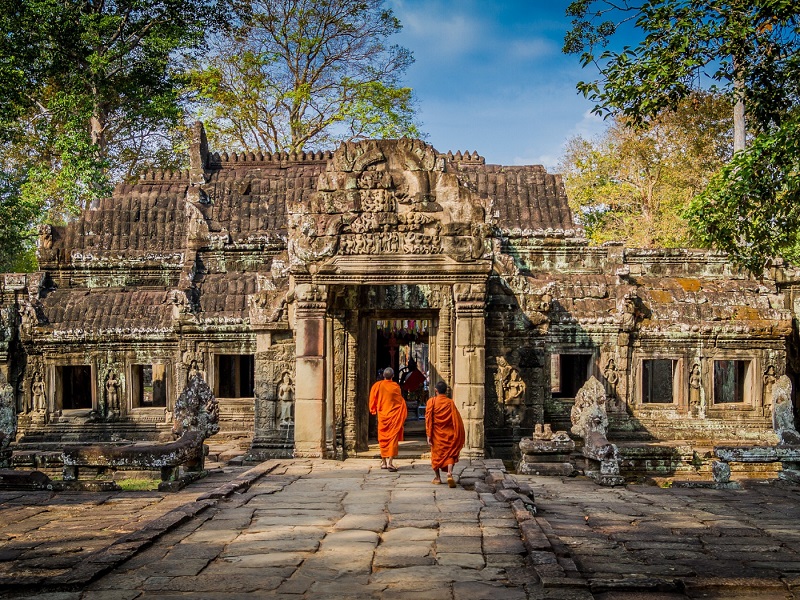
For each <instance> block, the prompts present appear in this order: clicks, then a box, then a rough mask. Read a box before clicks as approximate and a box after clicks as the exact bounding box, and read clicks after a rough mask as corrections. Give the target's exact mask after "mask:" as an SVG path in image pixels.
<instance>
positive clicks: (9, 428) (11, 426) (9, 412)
mask: <svg viewBox="0 0 800 600" xmlns="http://www.w3.org/2000/svg"><path fill="white" fill-rule="evenodd" d="M16 436H17V411H16V410H15V407H14V388H13V387H12V386H11V384H10V383H9V382H8V380H7V379H6V376H5V375H4V374H3V372H2V371H0V468H3V469H6V468H9V467H10V466H11V449H10V447H11V444H12V442H13V441H14V440H15V438H16Z"/></svg>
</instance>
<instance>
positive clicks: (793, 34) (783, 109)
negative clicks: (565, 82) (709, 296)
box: [564, 0, 800, 271]
mask: <svg viewBox="0 0 800 600" xmlns="http://www.w3.org/2000/svg"><path fill="white" fill-rule="evenodd" d="M567 12H568V14H569V15H570V16H572V17H573V27H572V29H571V31H570V32H569V33H568V34H567V36H566V38H565V45H564V50H565V52H570V53H579V54H580V55H581V62H582V64H583V65H584V66H588V65H589V64H594V65H596V67H597V69H598V70H599V74H600V77H599V78H598V79H596V80H594V81H588V82H581V83H579V84H578V89H579V90H580V91H582V92H583V93H584V94H585V95H586V96H587V97H588V98H589V99H591V100H592V101H594V102H595V104H596V105H595V112H597V113H599V114H621V115H623V116H624V117H625V118H627V119H629V120H630V122H631V123H632V124H634V125H642V124H646V123H647V122H648V121H649V120H650V119H652V118H654V117H655V116H657V115H659V114H661V112H662V111H664V110H665V109H675V108H676V107H678V106H679V105H680V103H681V102H682V101H684V100H685V99H686V98H689V97H690V96H691V95H692V94H693V93H694V91H695V90H697V89H698V88H699V87H705V88H707V89H709V90H710V91H711V92H713V93H717V94H722V95H724V96H726V97H728V98H729V99H730V100H731V102H733V101H734V100H743V102H744V106H745V109H746V114H747V122H748V127H749V131H750V134H751V137H752V138H753V141H752V147H751V148H750V149H748V150H746V151H744V155H742V156H739V155H738V154H737V156H736V158H735V159H734V161H733V162H732V163H731V165H730V166H729V167H727V168H726V169H724V170H723V171H722V172H721V173H720V174H719V176H717V177H716V178H714V179H713V181H712V183H711V186H710V187H709V189H708V190H707V191H706V193H704V194H702V195H701V196H699V198H698V200H697V201H696V202H695V203H693V205H692V209H691V211H689V212H688V213H687V216H688V218H689V220H690V222H691V223H692V226H693V228H694V230H695V232H696V234H697V235H698V236H699V238H700V239H701V240H703V241H705V242H707V243H711V244H715V245H717V246H719V247H721V248H724V249H726V250H728V251H729V252H731V253H732V256H733V258H734V259H736V260H737V261H739V262H740V263H741V264H743V265H746V266H748V267H749V268H751V269H754V270H756V271H759V270H760V267H759V265H763V264H764V262H765V261H766V260H767V257H768V256H769V254H768V253H769V252H773V251H777V250H779V251H780V252H781V253H783V254H784V255H785V256H786V257H787V258H791V257H793V256H794V255H793V254H792V252H793V251H792V250H791V249H792V248H793V247H794V242H793V241H792V233H791V232H789V231H782V230H781V229H780V228H781V227H785V226H789V225H790V224H791V223H793V222H794V221H793V217H792V216H791V215H792V213H793V210H794V209H793V207H791V206H784V205H783V203H785V202H787V201H789V200H791V199H793V198H795V197H796V196H797V194H798V192H800V187H798V183H800V182H798V179H797V177H796V170H792V169H796V163H793V161H792V160H791V156H790V154H789V152H790V146H791V144H792V142H791V141H790V140H789V139H788V137H787V136H788V135H789V133H790V132H791V131H793V130H794V127H795V126H794V123H796V119H797V111H798V109H799V108H800V9H799V8H798V5H797V3H796V2H795V1H794V0H711V1H708V2H696V1H694V0H643V1H642V2H638V3H636V2H627V1H624V0H623V1H622V2H620V3H617V2H610V1H607V0H576V1H574V2H572V3H571V4H570V6H569V8H568V11H567ZM631 25H635V27H636V28H637V29H638V30H639V31H640V32H641V33H642V34H643V38H642V39H641V41H640V42H639V43H638V44H637V45H635V46H633V47H631V46H626V47H624V48H623V49H622V50H619V51H614V50H610V49H608V47H609V44H610V43H611V42H612V40H613V39H614V37H615V35H617V34H618V33H619V31H620V29H621V28H622V29H625V28H628V27H630V26H631ZM771 161H774V162H771ZM767 181H768V182H769V183H766V182H767ZM703 203H706V204H705V205H704V204H703ZM731 218H733V219H735V220H734V221H731V222H730V223H725V220H726V219H731ZM741 219H744V221H742V220H741ZM745 222H746V223H747V225H744V223H745Z"/></svg>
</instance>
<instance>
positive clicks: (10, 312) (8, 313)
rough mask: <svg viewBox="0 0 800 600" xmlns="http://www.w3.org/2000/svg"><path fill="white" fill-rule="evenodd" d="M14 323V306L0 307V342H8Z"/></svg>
mask: <svg viewBox="0 0 800 600" xmlns="http://www.w3.org/2000/svg"><path fill="white" fill-rule="evenodd" d="M15 325H16V319H15V316H14V308H13V307H12V306H7V307H0V342H8V341H9V340H10V339H11V332H12V330H13V328H14V326H15Z"/></svg>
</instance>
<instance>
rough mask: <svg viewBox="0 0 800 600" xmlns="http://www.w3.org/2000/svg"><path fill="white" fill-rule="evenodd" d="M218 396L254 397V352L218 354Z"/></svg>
mask: <svg viewBox="0 0 800 600" xmlns="http://www.w3.org/2000/svg"><path fill="white" fill-rule="evenodd" d="M215 358H216V361H217V363H216V373H217V385H216V388H217V389H216V395H217V397H218V398H252V397H253V395H254V394H253V383H254V373H255V369H254V365H255V360H254V357H253V355H252V354H217V355H216V357H215Z"/></svg>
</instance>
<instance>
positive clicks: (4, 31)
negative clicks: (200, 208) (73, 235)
mask: <svg viewBox="0 0 800 600" xmlns="http://www.w3.org/2000/svg"><path fill="white" fill-rule="evenodd" d="M218 1H219V2H222V0H115V1H113V2H107V1H97V0H86V1H81V2H73V1H68V2H57V1H54V0H25V2H18V1H17V0H0V84H2V85H0V142H3V143H5V144H6V145H8V149H9V152H8V153H7V154H4V155H3V156H0V169H2V170H3V171H4V172H5V173H6V174H10V175H11V178H12V179H13V180H14V181H15V183H14V186H13V188H14V189H16V190H17V191H18V193H19V194H20V196H21V197H20V198H19V199H17V200H15V202H18V203H19V204H21V205H24V206H25V207H27V208H28V209H30V210H27V211H23V213H24V214H27V215H28V216H29V220H28V221H26V222H24V223H23V222H21V221H15V223H16V225H15V226H17V227H18V228H17V229H16V230H15V231H16V233H15V234H14V235H15V236H16V237H17V238H20V237H25V236H26V235H28V233H27V232H29V231H30V229H31V228H32V226H33V225H35V223H36V221H48V222H52V223H59V222H62V221H63V220H64V219H66V218H68V217H69V215H71V214H74V213H75V212H76V211H77V210H79V209H81V208H86V207H88V206H89V205H90V203H91V202H92V201H93V200H95V199H97V198H100V197H103V196H105V195H107V194H108V193H109V192H110V190H111V185H112V184H113V183H114V182H115V181H118V180H120V179H122V178H124V177H127V176H131V175H133V174H135V172H136V170H137V169H142V168H147V167H148V166H149V164H148V163H153V162H162V161H164V159H165V158H166V157H167V156H168V153H167V152H166V150H167V149H169V150H171V149H172V147H173V144H172V143H171V142H172V138H173V135H172V134H173V132H174V130H175V129H176V127H178V126H179V123H180V121H181V117H182V112H181V108H180V106H179V92H180V78H179V73H177V72H176V71H175V70H174V68H173V67H172V62H173V58H174V56H175V54H176V53H177V52H179V51H182V52H190V51H191V50H192V49H196V48H197V47H198V46H199V44H200V42H201V41H202V39H203V36H204V33H205V29H206V28H207V27H210V26H216V25H219V24H221V23H222V20H221V19H220V18H219V14H220V6H221V5H218ZM165 162H166V163H167V164H166V165H163V166H173V165H174V164H175V159H174V158H171V159H170V160H167V161H165ZM112 164H114V165H115V166H114V168H113V169H112V168H111V165H112ZM12 237H13V236H12ZM10 248H11V247H2V248H0V252H2V256H6V257H7V256H9V255H7V254H6V252H8V251H9V250H10Z"/></svg>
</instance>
